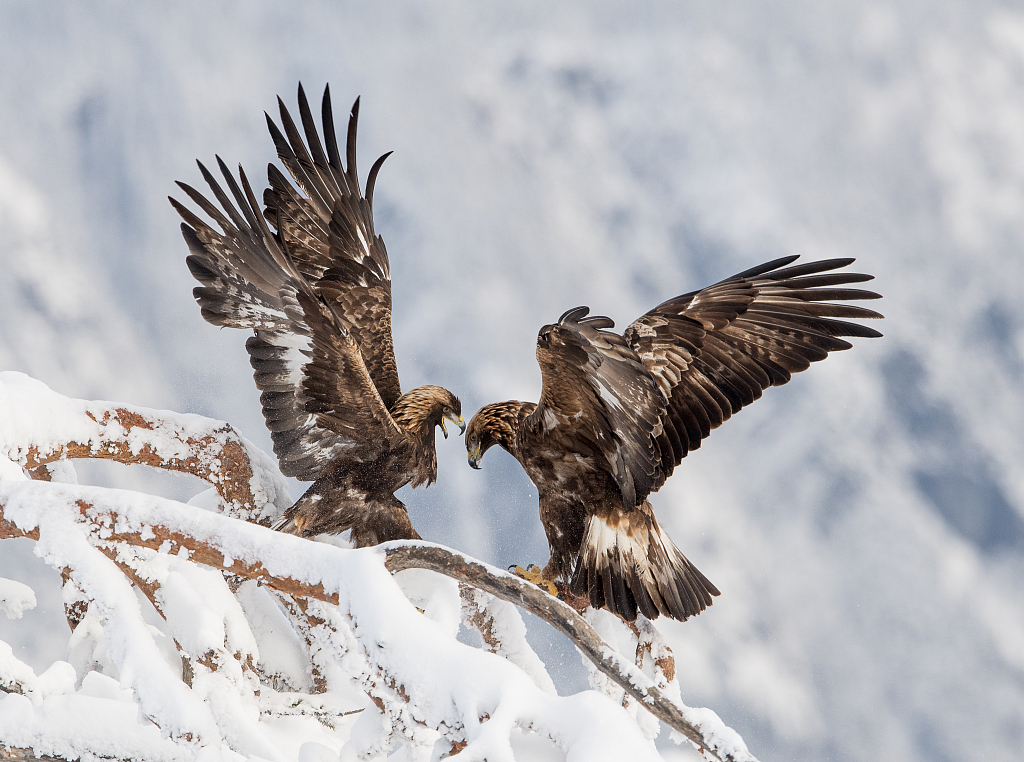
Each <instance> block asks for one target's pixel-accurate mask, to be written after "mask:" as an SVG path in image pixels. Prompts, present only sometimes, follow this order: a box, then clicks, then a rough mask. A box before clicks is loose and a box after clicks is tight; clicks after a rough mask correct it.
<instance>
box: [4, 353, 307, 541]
mask: <svg viewBox="0 0 1024 762" xmlns="http://www.w3.org/2000/svg"><path fill="white" fill-rule="evenodd" d="M0 421H3V424H2V426H0V455H4V456H6V457H7V458H8V459H10V460H12V461H14V462H15V463H18V464H19V465H21V466H22V467H23V468H25V469H26V470H28V471H29V472H30V473H31V474H32V477H33V478H35V479H42V480H44V481H49V480H50V479H49V473H48V471H47V469H46V468H45V466H47V465H49V464H52V463H55V462H57V461H62V460H67V459H72V458H104V459H107V460H113V461H117V462H118V463H125V464H142V465H147V466H152V467H154V468H163V469H167V470H169V471H179V472H182V473H187V474H192V475H193V476H197V477H199V478H200V479H203V480H204V481H206V482H209V483H210V484H211V485H212V486H213V487H214V488H215V489H216V490H217V493H218V494H219V495H220V497H221V498H222V499H223V501H224V504H225V507H226V510H227V513H228V514H229V515H232V516H237V517H238V518H243V519H246V520H248V521H256V522H260V523H269V522H270V520H271V519H273V518H275V517H276V516H277V515H279V514H280V512H281V510H283V509H284V508H286V507H287V506H288V505H290V504H291V501H290V500H289V499H288V488H287V485H286V483H285V480H284V477H282V476H281V474H280V472H279V471H278V468H277V465H276V464H275V463H274V462H273V460H272V459H270V458H269V457H267V455H266V454H264V453H263V452H262V451H261V450H260V449H259V448H257V447H255V446H254V445H253V444H252V443H250V442H249V441H248V440H246V439H244V438H243V437H241V436H239V435H238V433H237V432H235V430H234V429H233V428H232V427H231V426H230V425H228V424H226V423H224V422H223V421H215V420H212V419H210V418H204V417H203V416H200V415H184V414H180V413H172V412H170V411H166V410H150V409H148V408H143V407H135V406H132V405H115V404H112V403H109V402H88V401H86V400H76V399H70V398H68V397H64V396H63V395H60V394H57V393H56V392H54V391H52V390H51V389H50V388H48V387H47V386H46V385H45V384H43V383H42V382H40V381H37V380H35V379H33V378H30V377H29V376H26V375H24V374H22V373H16V372H13V371H7V372H3V373H0Z"/></svg>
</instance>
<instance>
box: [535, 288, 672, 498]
mask: <svg viewBox="0 0 1024 762" xmlns="http://www.w3.org/2000/svg"><path fill="white" fill-rule="evenodd" d="M589 312H590V310H589V309H588V308H586V307H577V308H576V309H574V310H570V311H569V312H566V313H565V314H564V315H562V317H561V318H559V320H558V323H557V324H555V325H547V326H544V327H543V328H542V329H541V330H540V334H539V335H538V338H537V362H538V363H539V364H540V368H541V375H542V376H543V388H542V390H541V396H540V402H539V404H538V405H537V408H536V410H534V412H533V413H532V414H531V415H530V416H529V418H528V420H527V422H526V425H527V426H528V427H530V428H532V429H534V430H541V431H542V432H543V433H544V435H545V436H546V437H554V438H555V440H556V441H557V440H558V439H559V438H561V439H562V440H563V441H562V442H561V444H562V449H564V450H565V451H566V452H577V453H579V452H585V451H589V450H593V451H596V452H598V453H600V455H601V456H602V457H603V459H604V461H605V462H606V463H607V465H608V468H609V471H610V473H611V474H612V476H613V477H614V478H615V481H616V484H617V485H618V487H619V490H620V492H621V493H622V501H623V506H624V507H625V508H626V509H627V510H631V509H633V508H634V507H635V506H636V505H637V503H638V502H640V501H642V500H643V498H642V497H641V495H646V494H648V493H649V492H650V491H651V489H652V485H653V483H654V482H653V480H654V479H655V478H656V477H657V475H658V473H659V469H660V464H661V455H660V452H659V450H658V445H657V443H656V437H657V435H658V434H660V432H661V424H660V419H661V418H662V416H663V414H664V412H665V405H666V398H665V395H664V394H663V393H662V391H661V390H660V389H659V388H658V386H657V384H656V383H655V381H654V378H653V377H652V376H651V374H650V373H649V372H648V370H647V369H646V368H645V367H644V365H643V363H642V362H641V361H640V358H639V357H637V355H636V352H634V351H633V349H631V348H630V347H629V345H628V344H627V343H626V342H625V340H624V339H623V338H622V337H621V336H619V335H617V334H614V333H611V332H610V331H607V330H603V329H606V328H612V327H614V325H615V324H614V323H613V322H612V321H611V320H610V319H609V318H606V317H591V318H587V317H586V316H587V314H588V313H589Z"/></svg>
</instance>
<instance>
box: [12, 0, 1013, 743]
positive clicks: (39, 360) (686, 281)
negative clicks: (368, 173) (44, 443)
mask: <svg viewBox="0 0 1024 762" xmlns="http://www.w3.org/2000/svg"><path fill="white" fill-rule="evenodd" d="M0 41H2V43H3V44H2V45H0V71H2V72H3V73H4V74H3V76H2V77H0V134H2V135H3V141H2V143H0V263H2V267H3V273H4V277H3V278H2V279H0V324H2V326H3V328H2V331H0V368H2V369H4V370H20V371H24V372H26V373H29V374H31V375H33V376H35V377H37V378H39V379H40V380H42V381H44V382H45V383H47V384H48V385H50V386H51V387H52V388H53V389H55V390H56V391H59V392H61V393H63V394H67V395H71V396H76V397H86V398H105V399H114V400H120V401H125V402H131V403H134V404H138V405H146V406H150V407H159V408H171V409H175V410H179V411H182V412H197V413H202V414H205V415H210V416H214V417H217V418H221V419H225V420H228V421H230V422H231V423H233V424H234V425H235V426H236V427H237V428H238V429H239V430H240V431H241V432H242V433H243V434H244V435H245V436H247V437H249V438H250V439H252V440H253V441H255V442H257V443H258V444H260V445H261V446H263V447H265V448H266V449H268V450H269V437H268V436H267V435H266V432H265V429H264V427H263V423H262V419H261V418H260V415H259V405H258V398H257V394H256V392H255V388H254V387H253V384H252V381H251V371H250V369H249V366H248V362H247V359H246V357H245V352H244V349H243V347H242V345H243V341H244V337H243V336H242V335H241V334H240V333H238V332H231V331H217V330H216V329H214V328H212V327H211V326H209V325H207V324H206V323H204V322H203V321H202V320H201V318H200V316H199V310H198V309H197V308H196V306H195V304H194V302H193V301H192V298H191V289H192V287H193V286H194V285H195V284H194V282H193V281H192V279H191V277H190V276H189V274H188V271H187V269H186V268H185V265H184V256H185V253H186V250H185V246H184V243H183V242H182V240H181V237H180V235H179V233H178V220H177V219H176V216H175V214H174V212H173V211H172V210H171V208H170V206H169V205H168V204H167V202H166V198H165V197H166V196H167V195H168V194H171V193H176V192H177V189H176V188H175V186H174V185H173V181H174V180H184V181H186V182H189V183H193V184H198V183H199V182H200V178H199V173H198V171H197V170H196V168H195V165H194V163H193V161H194V159H195V158H196V157H199V158H201V159H202V160H203V161H204V162H208V161H211V160H212V158H213V155H214V154H215V153H218V154H220V155H221V156H222V157H223V158H224V159H225V161H227V162H228V164H229V165H233V164H234V163H236V162H239V161H240V162H242V163H243V164H244V165H245V167H246V168H247V171H248V174H249V176H250V177H251V178H254V179H257V178H259V179H262V177H263V176H264V173H263V169H264V167H265V165H266V163H267V162H268V161H270V160H272V159H273V158H274V154H273V150H272V145H271V142H270V139H269V137H268V136H267V134H266V130H265V126H264V123H263V117H262V115H261V113H260V112H261V111H262V110H267V111H269V112H271V113H272V114H273V113H275V110H276V103H275V96H276V95H278V94H280V95H281V96H282V97H283V99H284V100H285V102H286V103H287V104H288V105H289V106H293V105H294V102H295V96H294V93H295V85H296V82H297V81H299V80H302V81H303V82H304V84H305V85H306V87H307V91H308V92H310V93H311V94H313V93H319V91H320V89H321V88H322V87H323V84H324V83H325V82H330V83H331V88H332V94H333V96H334V101H335V111H336V113H343V111H344V109H345V107H346V106H347V105H348V102H350V101H351V100H353V99H354V98H355V96H356V95H360V94H361V95H362V96H363V101H362V113H361V119H360V128H361V129H360V135H361V137H360V156H359V159H360V164H361V166H362V167H363V168H364V172H365V168H368V167H369V165H370V162H372V160H373V159H374V158H376V156H377V155H379V154H381V153H383V152H384V151H387V150H392V149H394V150H395V155H394V156H392V157H391V158H390V159H389V160H388V162H387V164H385V166H384V169H383V170H382V172H381V176H380V178H379V180H378V184H377V190H376V198H375V201H376V211H377V226H378V232H380V233H381V234H382V235H383V237H384V239H385V241H386V242H387V245H388V250H389V253H390V256H391V261H392V269H393V273H394V278H395V283H394V290H395V294H394V297H395V340H396V349H397V353H398V360H399V370H400V373H401V375H402V381H403V385H404V386H405V387H406V388H411V387H412V386H415V385H417V384H419V383H424V382H427V381H429V382H432V383H439V384H443V385H445V386H447V387H449V388H451V389H453V390H455V391H456V392H457V393H458V394H459V395H460V396H461V398H462V401H463V405H464V408H465V410H466V412H467V413H472V411H474V410H475V409H476V408H477V407H479V406H480V405H482V404H484V403H486V402H490V401H494V400H500V399H507V398H510V397H518V398H521V399H536V397H537V394H538V392H539V387H540V374H539V372H538V370H537V366H536V362H535V360H534V357H533V352H534V342H535V337H536V331H537V328H538V327H539V326H540V325H541V324H543V323H545V322H549V321H551V320H553V319H554V318H556V317H557V316H558V315H559V314H560V313H561V312H562V311H563V310H565V309H567V308H569V307H572V306H575V305H577V304H588V305H590V306H591V307H592V308H593V309H594V311H595V312H598V313H604V314H608V315H610V316H612V317H613V318H615V319H616V320H617V321H618V323H619V325H620V326H623V325H625V324H626V323H628V321H629V320H631V319H632V318H634V317H636V316H637V315H639V314H641V312H643V311H644V310H646V309H648V308H649V307H651V306H653V305H654V304H656V303H658V302H660V301H662V300H664V299H666V298H669V297H671V296H674V295H676V294H679V293H683V292H685V291H689V290H692V289H694V288H698V287H700V286H704V285H707V284H709V283H711V282H712V281H714V280H717V279H719V278H721V277H725V276H727V275H730V274H732V273H734V272H737V271H739V270H742V269H746V268H747V267H750V266H752V265H755V264H758V263H760V262H762V261H765V260H767V259H771V258H774V257H778V256H783V255H785V254H790V253H796V254H801V255H803V257H804V258H805V259H808V258H821V257H832V256H854V257H857V258H858V262H857V265H856V268H857V269H858V270H861V271H866V272H871V273H874V274H875V275H877V276H878V279H877V281H875V282H874V284H872V286H871V287H873V288H875V289H876V290H878V291H880V292H881V293H883V294H884V295H885V299H884V301H883V302H881V303H880V310H881V311H882V312H883V313H884V314H885V315H886V320H885V321H884V323H882V324H881V325H879V326H878V327H879V328H880V329H881V330H882V331H883V333H885V334H886V336H885V338H884V339H881V340H876V341H859V342H858V343H857V346H856V347H855V348H854V349H853V350H852V351H850V352H848V353H843V354H840V355H838V356H836V357H834V358H832V359H830V360H828V361H827V362H825V363H823V364H821V365H819V366H815V367H814V368H812V369H811V370H810V371H809V372H807V373H806V374H803V375H802V376H798V377H796V378H795V379H794V381H793V382H792V383H791V384H790V385H789V386H786V387H783V388H781V389H777V390H771V391H769V392H768V393H767V394H766V395H765V398H764V399H763V400H762V401H760V402H758V403H757V404H756V405H754V406H753V407H752V408H751V409H750V410H749V411H746V412H744V413H742V414H741V415H739V416H737V417H736V419H735V420H733V421H732V422H730V423H729V424H728V425H726V426H724V427H723V428H722V429H721V430H720V431H718V432H716V433H715V434H714V435H713V436H712V437H711V439H710V440H708V442H707V444H705V446H704V447H703V448H702V449H701V450H700V451H698V452H697V453H695V454H693V455H691V456H690V457H689V458H687V460H686V461H684V463H683V465H682V467H681V468H680V469H678V470H677V475H676V476H675V477H674V478H673V479H672V480H671V481H670V482H669V484H668V486H667V487H666V488H665V489H664V490H662V492H661V493H659V494H658V495H655V496H654V499H653V501H652V502H653V504H654V505H655V507H656V508H657V509H658V511H659V517H660V518H661V520H662V521H663V524H664V525H666V526H667V527H668V529H669V532H670V533H671V534H672V536H673V538H674V539H675V541H676V544H677V545H678V546H679V547H680V548H681V549H683V550H684V552H686V554H687V555H688V556H689V557H690V558H691V559H692V560H693V561H694V562H695V563H696V564H697V566H698V567H700V568H701V570H702V571H704V572H705V574H707V576H708V577H709V578H710V579H711V580H712V581H713V582H714V583H715V584H716V585H717V586H718V587H719V588H720V589H721V590H722V591H723V595H722V597H721V598H720V599H717V600H716V602H715V605H714V606H713V607H712V608H711V609H710V610H709V611H707V612H706V613H704V614H702V615H701V616H700V617H697V618H696V619H693V620H690V621H688V622H686V623H682V624H678V623H664V626H662V629H663V631H665V632H666V633H667V634H668V635H669V636H670V638H671V640H672V642H673V645H674V647H675V651H676V655H677V659H678V660H679V665H680V684H681V687H682V692H683V698H684V700H686V701H687V702H688V703H690V704H695V705H704V706H710V707H712V708H714V709H715V710H716V711H718V713H719V714H720V715H721V716H722V718H723V719H724V720H725V721H726V722H727V723H728V724H730V725H732V726H733V727H735V728H736V729H737V730H739V731H740V732H741V734H742V735H743V736H744V738H745V740H746V741H747V743H748V745H749V747H750V748H751V750H752V751H753V752H754V753H755V754H757V755H758V756H759V757H760V758H761V759H763V760H766V761H767V760H819V759H832V760H861V759H864V760H867V759H879V758H880V759H901V760H907V761H908V762H912V761H917V760H921V761H924V760H929V761H931V760H946V759H950V760H952V759H957V760H959V759H964V758H968V759H971V758H974V759H986V760H1016V759H1019V758H1020V749H1021V748H1024V555H1022V554H1024V468H1022V466H1021V463H1024V438H1022V436H1021V434H1020V432H1022V431H1024V395H1022V387H1024V373H1022V370H1024V306H1022V303H1021V301H1020V299H1019V297H1018V295H1017V292H1018V290H1019V288H1020V286H1019V284H1020V283H1021V282H1024V257H1022V256H1021V253H1020V252H1021V248H1022V244H1024V7H1022V6H1021V5H1020V4H1019V3H997V2H985V1H984V0H979V1H976V2H970V3H968V2H952V1H949V0H940V1H939V2H928V3H926V2H904V3H901V4H898V5H897V4H889V3H885V2H854V3H845V4H819V3H811V2H804V1H800V0H794V1H793V2H785V3H783V2H767V3H755V2H742V3H733V4H729V5H727V6H722V5H720V4H712V3H691V4H687V5H681V4H677V3H671V2H638V3H629V4H626V3H621V4H618V3H594V2H571V3H561V4H558V5H557V6H554V5H552V4H541V3H536V2H534V3H530V2H519V3H506V4H502V5H501V6H500V7H499V6H494V5H479V4H471V3H459V2H447V3H436V4H431V5H426V4H422V3H412V2H408V3H402V4H391V5H388V6H387V7H383V6H377V5H374V6H370V5H366V6H358V5H355V4H346V5H340V4H335V3H328V2H311V3H305V4H302V5H301V6H296V5H287V6H286V5H282V4H271V3H243V2H233V3H217V4H211V3H199V2H192V3H176V4H174V5H173V6H171V7H168V8H158V7H155V6H148V5H143V4H132V3H127V2H106V3H96V4H89V5H81V4H74V3H70V2H65V3H56V4H54V3H50V4H36V3H31V2H10V3H5V4H3V5H2V6H0ZM467 417H468V416H467ZM438 449H439V460H440V468H441V475H440V481H439V484H438V485H436V486H435V487H433V488H431V489H430V490H429V491H423V490H416V491H414V492H409V493H408V494H407V495H405V499H407V501H408V502H409V504H410V505H411V507H412V510H413V513H414V520H415V521H416V523H417V526H418V527H419V528H420V531H421V532H422V533H423V534H424V536H426V537H428V538H429V539H433V540H438V541H441V542H445V543H447V544H450V545H453V546H455V547H458V548H461V549H463V550H466V551H468V552H470V553H473V554H474V555H477V556H479V557H482V558H485V559H487V560H489V561H492V562H494V563H496V564H498V565H507V564H509V563H512V562H518V563H522V562H525V561H536V562H543V560H544V559H545V558H546V555H544V554H545V552H546V549H545V546H544V539H543V532H542V530H541V527H540V523H539V521H538V520H537V519H536V496H535V494H534V493H533V492H532V488H531V485H530V484H529V482H528V481H527V479H526V477H525V476H524V475H523V474H522V473H521V472H520V470H519V468H518V466H517V465H516V464H515V463H514V462H513V461H512V459H511V458H510V457H507V456H505V455H504V454H503V453H498V452H494V453H493V454H491V455H489V456H488V459H487V460H486V461H485V463H484V470H483V472H481V473H480V474H478V473H474V472H472V471H470V469H468V468H466V467H465V463H464V460H465V451H464V449H463V448H462V446H461V442H453V441H448V442H442V443H439V448H438ZM80 473H82V474H85V473H86V470H85V469H80ZM96 478H102V479H107V480H122V481H121V483H126V482H124V481H123V480H125V479H129V478H131V479H136V478H137V477H128V476H126V475H125V474H123V473H121V472H117V471H112V470H111V471H104V472H103V473H98V474H97V476H96ZM83 480H85V477H84V476H83ZM191 488H192V487H191V486H189V487H187V488H186V487H181V488H179V489H186V490H187V489H191ZM295 494H296V495H297V494H298V488H296V491H295ZM6 545H11V543H7V544H6ZM6 551H7V547H6V546H5V547H4V548H3V551H0V575H6V576H16V575H15V572H14V571H12V570H11V568H10V567H12V566H15V565H17V564H22V563H27V561H25V558H26V554H23V553H21V551H20V550H18V551H16V552H11V553H6V555H5V552H6ZM15 560H16V561H17V564H16V563H15ZM54 605H55V606H56V607H57V611H56V612H55V613H54V614H53V616H55V617H56V618H57V619H56V620H55V621H58V622H59V621H60V619H61V618H62V617H61V615H60V611H59V600H57V601H56V603H55V604H54ZM9 626H11V625H10V623H8V622H6V621H5V620H0V633H3V632H4V628H6V627H9ZM26 658H28V657H26ZM571 658H575V657H571ZM567 679H568V678H567Z"/></svg>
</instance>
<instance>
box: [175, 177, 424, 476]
mask: <svg viewBox="0 0 1024 762" xmlns="http://www.w3.org/2000/svg"><path fill="white" fill-rule="evenodd" d="M217 162H218V165H219V166H220V170H221V173H222V174H223V175H224V179H225V181H226V183H227V186H228V188H229V189H230V191H231V194H232V196H233V197H234V202H235V203H232V201H231V199H230V198H229V197H228V196H227V194H226V193H225V192H224V190H223V189H222V188H221V186H220V185H219V184H218V182H217V181H216V180H215V179H214V177H213V176H212V175H211V174H210V172H209V171H207V169H206V167H204V166H203V165H202V164H200V165H199V168H200V170H201V171H202V174H203V178H204V179H205V180H206V182H207V184H208V185H209V186H210V189H211V191H212V192H213V195H214V197H215V198H216V199H217V202H218V203H219V204H220V208H218V207H217V205H215V204H213V203H212V202H211V201H209V200H208V199H207V198H205V197H204V196H203V195H202V194H201V193H199V192H198V191H197V190H195V189H194V188H192V187H190V186H188V185H186V184H184V183H178V185H179V186H180V187H181V189H182V190H183V191H185V193H186V194H188V196H189V198H191V199H192V201H194V202H195V203H196V205H198V206H199V208H200V209H202V211H203V212H205V213H206V214H207V215H208V216H209V217H210V218H211V219H212V220H213V221H214V222H215V223H216V225H217V226H218V227H219V228H220V232H218V231H216V230H214V229H213V228H212V227H210V226H209V225H208V224H206V222H204V221H203V220H202V219H200V218H199V217H197V216H196V215H195V214H193V213H192V212H191V211H189V210H188V209H187V208H185V207H184V206H182V205H181V204H180V203H178V202H177V201H176V200H175V199H173V198H172V199H170V201H171V204H172V205H173V206H174V208H175V209H176V210H177V211H178V213H179V214H180V215H181V216H182V218H183V219H184V220H185V222H184V224H182V226H181V230H182V234H183V235H184V237H185V241H186V242H187V243H188V247H189V251H190V252H191V254H190V256H189V257H188V258H187V260H186V261H187V263H188V266H189V270H190V271H191V272H192V275H193V276H194V277H195V278H196V279H197V280H198V281H199V282H200V283H202V284H203V285H202V286H201V287H199V288H196V289H195V290H194V291H193V294H194V295H195V298H196V301H197V302H199V305H200V307H201V308H202V314H203V317H204V318H205V319H206V320H207V321H208V322H210V323H213V324H214V325H217V326H228V327H232V328H250V329H252V330H253V331H254V332H255V335H254V336H253V337H251V338H250V339H249V340H248V341H247V342H246V345H245V347H246V349H247V350H248V352H249V358H250V362H251V363H252V367H253V370H254V371H255V374H254V378H255V380H256V386H257V387H258V388H259V389H260V391H261V392H262V394H261V395H260V402H261V403H262V405H263V416H264V418H265V419H266V422H267V427H268V428H269V429H270V431H271V437H272V438H273V440H274V452H275V453H276V454H277V457H278V459H279V461H280V465H281V472H282V473H284V474H285V475H287V476H295V477H297V478H299V479H303V480H306V481H311V480H313V479H316V478H317V477H318V476H319V475H320V474H321V473H322V471H323V469H324V467H325V466H326V465H327V464H328V463H330V462H331V461H333V460H335V459H337V458H341V457H346V458H351V459H352V460H356V461H366V460H371V459H372V458H373V457H374V456H375V454H376V453H378V452H379V451H380V449H381V448H382V446H385V445H387V444H389V443H393V442H397V441H398V440H399V439H400V438H401V437H403V436H404V434H403V433H402V432H401V430H400V429H399V428H398V426H397V425H396V424H395V422H394V420H393V419H392V418H391V415H390V413H389V412H388V409H387V407H385V405H384V402H383V400H382V399H381V397H380V395H379V394H378V393H377V389H376V386H375V385H374V382H373V380H372V379H371V378H370V375H369V373H368V372H367V369H366V366H365V364H364V362H363V358H362V355H361V354H360V350H359V347H358V345H357V344H356V342H355V340H354V338H353V336H352V334H351V332H350V331H349V330H348V329H347V327H346V325H345V324H344V323H343V321H341V320H340V319H339V318H338V316H337V315H336V314H335V311H334V309H333V307H332V305H331V304H330V303H329V302H328V301H327V300H326V299H325V298H324V297H323V296H322V295H321V294H319V293H317V292H316V291H315V290H314V288H313V287H312V286H310V284H309V283H308V282H307V280H306V279H305V277H304V276H303V275H302V274H301V273H300V272H299V270H298V269H297V268H296V265H295V263H294V262H293V261H292V260H291V259H290V258H289V256H288V253H287V251H286V246H283V245H282V241H281V240H280V239H279V238H278V237H277V236H275V235H274V234H273V233H272V232H271V230H270V228H269V227H268V226H267V223H266V221H265V220H264V219H263V218H262V216H261V215H260V211H259V206H258V204H257V202H256V199H255V197H254V196H253V193H252V189H251V188H250V186H249V183H248V181H247V179H246V177H245V173H244V172H242V170H241V167H239V176H240V179H241V187H239V185H238V184H237V183H236V182H235V180H234V178H233V177H232V176H231V174H230V172H228V170H227V167H226V166H224V163H223V162H222V161H221V160H220V158H219V157H218V159H217ZM235 204H237V207H236V206H235Z"/></svg>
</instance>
